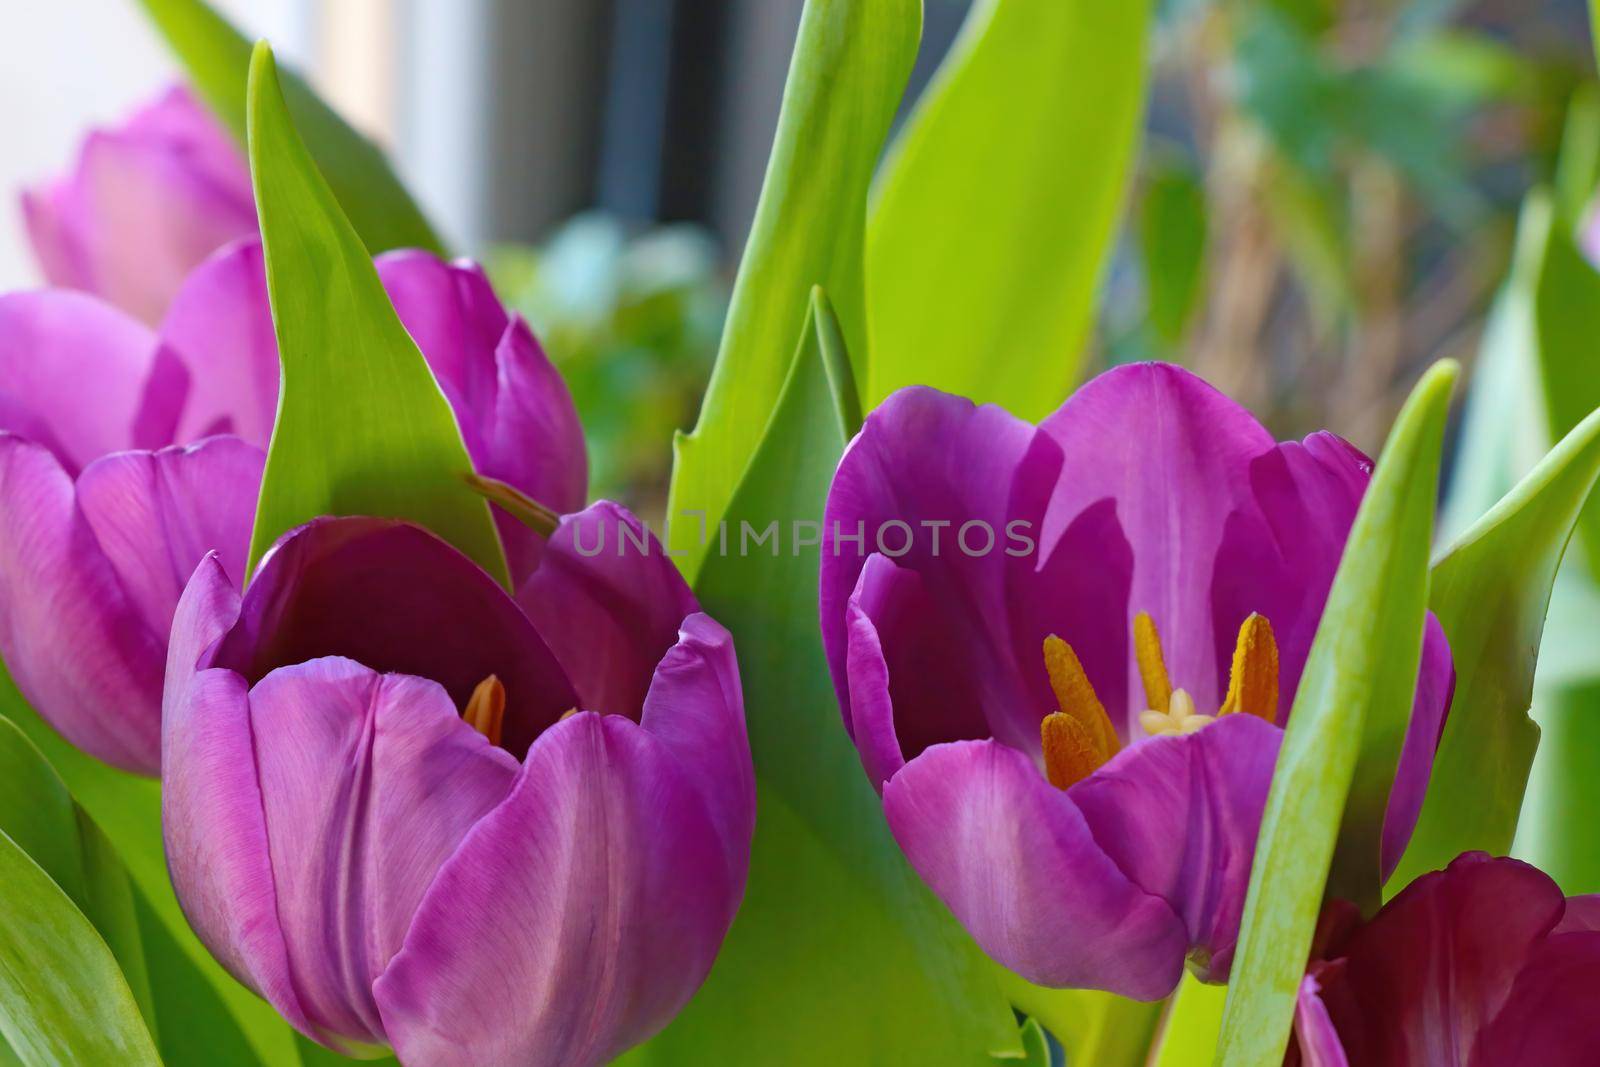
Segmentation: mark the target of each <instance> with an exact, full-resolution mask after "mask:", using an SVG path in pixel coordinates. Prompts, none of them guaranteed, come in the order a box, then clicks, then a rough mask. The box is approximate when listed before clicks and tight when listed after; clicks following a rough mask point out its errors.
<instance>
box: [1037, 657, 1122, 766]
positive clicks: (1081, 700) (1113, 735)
mask: <svg viewBox="0 0 1600 1067" xmlns="http://www.w3.org/2000/svg"><path fill="white" fill-rule="evenodd" d="M1044 669H1045V673H1046V674H1048V675H1049V676H1050V690H1051V692H1053V693H1054V694H1055V696H1056V707H1057V709H1058V710H1059V711H1061V712H1062V713H1063V714H1065V715H1070V716H1072V718H1074V719H1076V720H1077V722H1078V725H1079V726H1081V727H1083V732H1084V736H1085V737H1087V738H1088V739H1089V741H1090V742H1091V743H1092V744H1093V745H1094V750H1095V752H1096V753H1097V754H1098V756H1099V757H1100V763H1104V762H1105V761H1106V760H1108V759H1110V758H1111V757H1112V756H1113V755H1115V754H1116V753H1117V751H1119V750H1120V749H1121V748H1122V744H1121V742H1119V741H1118V740H1117V731H1116V728H1115V727H1114V726H1112V725H1111V717H1110V716H1109V715H1107V714H1106V707H1105V705H1104V704H1102V703H1100V698H1099V696H1097V695H1096V694H1095V691H1094V686H1093V685H1091V684H1090V683H1089V676H1088V675H1087V674H1085V673H1084V670H1083V664H1082V663H1080V662H1079V661H1078V654H1077V653H1076V652H1074V651H1072V646H1071V645H1069V644H1067V643H1066V642H1065V641H1063V640H1061V638H1059V637H1057V636H1056V635H1055V634H1051V635H1050V636H1049V637H1046V638H1045V639H1044ZM1096 766H1099V764H1096Z"/></svg>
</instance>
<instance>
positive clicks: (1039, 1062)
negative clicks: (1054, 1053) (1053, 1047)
mask: <svg viewBox="0 0 1600 1067" xmlns="http://www.w3.org/2000/svg"><path fill="white" fill-rule="evenodd" d="M996 1058H997V1059H1003V1060H1004V1061H1006V1062H1010V1063H1017V1060H1018V1058H1017V1057H1015V1056H1006V1057H996ZM1018 1067H1050V1042H1049V1041H1048V1040H1046V1038H1045V1036H1044V1030H1043V1029H1042V1028H1041V1027H1040V1026H1039V1021H1038V1020H1037V1019H1029V1020H1028V1021H1027V1022H1025V1023H1023V1024H1022V1056H1021V1063H1020V1064H1018Z"/></svg>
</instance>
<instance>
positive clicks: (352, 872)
mask: <svg viewBox="0 0 1600 1067" xmlns="http://www.w3.org/2000/svg"><path fill="white" fill-rule="evenodd" d="M249 699H250V725H251V729H252V732H253V736H254V742H255V762H256V766H257V768H258V771H259V776H260V788H261V800H262V806H263V811H264V812H265V818H266V830H267V847H268V852H269V854H270V855H271V857H272V871H273V875H274V877H275V880H276V884H277V892H278V905H279V915H280V916H281V919H282V926H283V935H284V939H285V941H286V943H287V946H288V954H289V965H290V969H291V972H292V973H293V975H294V982H295V988H296V989H297V990H298V991H299V994H300V999H301V1003H302V1004H303V1005H304V1007H305V1010H306V1014H307V1015H308V1016H309V1017H310V1019H311V1020H312V1022H313V1023H314V1024H315V1025H316V1026H318V1027H319V1028H320V1029H321V1030H324V1031H326V1032H327V1033H329V1034H332V1035H338V1036H342V1037H345V1038H350V1039H354V1040H356V1041H362V1042H373V1043H377V1042H381V1041H383V1040H384V1031H383V1025H382V1021H381V1020H380V1018H379V1015H378V1009H377V1006H376V1005H375V1004H374V1003H373V1000H372V992H371V990H372V982H373V981H374V980H375V979H376V978H377V977H378V975H380V974H382V973H383V970H384V968H385V967H386V966H388V963H389V960H390V959H391V958H392V957H393V955H394V954H395V953H396V952H398V951H399V949H400V946H401V943H402V942H403V941H404V939H405V935H406V930H407V929H408V928H409V927H410V923H411V917H412V914H413V912H414V911H415V910H416V907H417V905H418V903H419V902H420V901H421V900H422V898H423V894H424V893H425V892H426V890H427V888H428V886H429V885H430V884H431V883H432V881H433V878H434V875H435V874H436V873H437V872H438V871H439V869H440V866H441V865H442V864H443V863H444V862H445V860H446V859H447V858H448V857H449V856H450V855H451V854H452V853H453V852H454V851H455V849H456V847H457V845H458V844H459V843H460V842H461V840H462V838H463V837H464V836H465V835H466V834H467V833H468V831H469V830H470V829H471V828H472V827H473V825H474V824H475V823H476V822H477V821H478V820H479V819H481V818H482V817H483V816H485V815H486V814H487V813H488V812H489V811H490V810H492V809H493V808H495V807H496V806H497V805H498V804H499V803H500V802H501V801H502V800H504V799H505V797H506V795H507V794H508V793H509V792H510V790H511V786H512V782H513V780H514V779H515V778H516V775H517V770H518V767H517V762H516V760H514V759H512V758H511V756H510V755H509V754H508V753H507V752H505V751H504V750H503V749H500V748H496V747H495V746H493V745H491V744H490V743H489V741H488V739H486V738H485V737H483V735H481V734H479V733H478V732H477V731H476V730H474V729H473V728H472V727H471V726H469V725H467V723H466V722H464V721H463V720H462V719H461V716H460V714H459V713H458V711H457V709H456V706H455V705H454V704H453V703H452V702H451V700H450V697H449V696H448V695H447V694H446V693H445V691H444V690H443V689H442V688H441V687H440V686H438V685H437V684H435V683H433V682H430V681H427V680H425V679H421V678H412V677H408V676H405V675H380V674H378V673H377V672H375V671H372V670H369V669H368V668H366V667H363V666H361V665H360V664H358V663H354V662H352V661H350V660H347V659H341V658H337V657H329V658H326V659H318V660H313V661H311V662H309V663H302V664H299V665H297V666H293V667H284V668H281V669H279V670H275V671H273V672H272V673H271V674H269V675H267V676H266V677H265V678H263V679H262V680H261V681H260V682H258V683H257V684H256V685H255V686H254V688H252V689H251V690H250V698H249Z"/></svg>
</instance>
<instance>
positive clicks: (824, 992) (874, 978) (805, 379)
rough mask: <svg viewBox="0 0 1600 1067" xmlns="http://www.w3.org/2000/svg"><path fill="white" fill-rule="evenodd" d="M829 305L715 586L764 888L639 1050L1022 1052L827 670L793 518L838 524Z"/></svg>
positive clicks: (753, 479) (793, 380) (934, 1055)
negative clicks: (933, 889)
mask: <svg viewBox="0 0 1600 1067" xmlns="http://www.w3.org/2000/svg"><path fill="white" fill-rule="evenodd" d="M830 315H831V312H830V311H829V310H828V308H827V306H826V303H825V302H824V301H822V300H820V299H818V300H817V301H815V303H814V305H813V309H812V313H811V317H810V321H809V322H808V323H807V325H806V329H805V332H804V335H803V338H802V341H801V345H800V348H799V351H798V352H797V353H796V354H795V355H794V357H793V359H792V361H791V366H790V371H789V374H788V377H787V379H786V382H785V384H784V387H783V390H782V393H781V399H780V400H779V403H778V407H777V409H776V410H775V411H774V412H773V415H772V419H771V421H770V423H769V425H768V426H767V427H766V432H765V433H764V434H763V436H762V438H761V444H760V446H759V448H758V449H757V451H756V453H755V458H754V460H753V462H752V463H751V466H750V470H749V473H748V474H747V475H746V477H745V479H744V482H743V483H742V484H741V485H740V487H739V490H738V492H737V493H736V494H735V496H734V498H733V501H732V505H731V506H730V508H729V509H728V522H729V528H728V531H729V532H728V539H729V548H728V551H727V553H726V554H723V553H721V552H718V553H716V554H712V555H709V556H708V557H707V558H706V562H705V566H704V568H703V569H702V571H701V575H700V581H699V582H698V584H697V588H696V592H697V593H698V595H699V598H700V602H701V604H702V605H703V606H704V607H705V610H706V611H708V612H709V613H710V614H711V615H712V616H713V617H714V618H716V619H717V620H718V621H720V622H721V623H722V624H723V625H725V626H727V627H728V628H729V629H730V630H731V631H732V633H733V635H734V641H735V643H736V645H737V646H738V650H739V670H740V673H741V675H742V677H743V682H744V694H745V715H746V719H747V722H748V725H749V730H750V745H751V749H752V751H753V753H754V756H755V763H756V778H757V810H758V811H759V812H760V817H759V818H758V819H757V821H756V836H755V845H754V849H753V854H752V856H751V867H750V881H749V885H748V888H747V889H746V892H745V897H744V903H743V904H742V906H741V907H740V910H739V916H738V918H737V920H735V922H734V925H733V930H732V931H731V932H730V933H729V935H728V940H727V942H726V943H725V944H724V945H723V947H722V952H721V954H720V955H719V956H718V957H717V962H716V965H715V967H713V969H712V971H711V976H710V978H709V979H707V981H706V984H705V986H704V988H702V989H701V990H700V992H699V994H697V995H696V997H695V998H694V1000H693V1001H691V1002H690V1004H689V1006H688V1007H687V1008H686V1009H685V1010H684V1012H683V1014H682V1015H680V1016H679V1017H678V1018H677V1020H676V1021H675V1022H673V1023H672V1024H671V1025H670V1026H668V1028H667V1029H666V1031H665V1032H664V1033H662V1034H661V1036H660V1037H658V1038H656V1039H655V1040H654V1041H652V1042H651V1043H650V1044H648V1045H646V1046H645V1047H644V1048H643V1049H640V1050H638V1051H636V1052H635V1053H633V1054H632V1055H631V1056H629V1057H627V1058H625V1060H624V1062H626V1063H629V1064H695V1065H698V1064H706V1063H746V1062H752V1061H759V1062H760V1063H762V1064H764V1065H775V1067H781V1065H786V1064H793V1065H796V1067H800V1065H805V1067H809V1065H812V1064H819V1063H916V1064H922V1065H927V1067H935V1065H942V1064H972V1065H977V1064H987V1063H988V1058H989V1056H990V1055H991V1054H992V1053H1002V1054H1004V1053H1010V1054H1013V1055H1014V1054H1016V1052H1017V1046H1018V1036H1017V1028H1016V1024H1015V1022H1014V1021H1013V1017H1012V1014H1011V1011H1010V1009H1009V1008H1008V1007H1007V1005H1006V1002H1005V999H1004V997H1002V996H1001V995H1000V991H999V989H998V987H997V986H996V984H995V983H994V981H993V978H992V977H991V972H990V970H989V965H988V963H987V962H986V961H985V960H984V959H983V957H982V956H981V955H980V954H979V952H978V950H977V948H976V947H975V946H974V945H973V944H972V942H971V941H970V940H969V939H968V938H967V937H966V935H965V934H964V933H963V932H962V931H961V929H960V927H959V926H958V925H957V924H956V923H955V921H954V920H953V919H952V918H951V917H950V914H949V913H948V912H947V911H945V910H944V908H943V907H941V906H940V905H939V903H938V902H937V901H936V900H935V899H934V898H933V896H932V894H930V893H929V892H928V890H927V889H926V888H925V887H924V886H923V885H922V883H921V882H920V880H919V879H918V878H917V876H916V874H915V873H913V872H912V871H911V870H910V869H909V867H908V866H907V865H906V862H905V860H904V859H903V858H902V856H901V854H900V850H899V848H898V847H897V846H896V845H895V843H894V840H893V838H892V837H891V836H890V834H889V830H888V826H887V824H886V823H885V821H884V818H883V811H882V808H881V805H880V803H879V801H878V797H877V794H876V793H874V792H873V790H872V787H871V786H870V785H869V784H868V783H867V778H866V775H864V774H862V773H861V765H860V761H859V759H858V757H857V755H856V752H855V749H854V747H853V746H852V745H851V744H850V739H849V737H848V736H847V735H846V733H845V731H844V727H843V725H842V724H841V722H840V719H839V708H838V702H837V700H836V698H835V696H834V692H833V686H832V685H831V684H830V683H829V680H828V669H827V663H826V660H825V658H824V656H823V652H822V643H821V638H820V636H819V634H818V630H817V572H818V567H819V564H820V552H819V549H818V548H817V547H816V546H815V545H813V546H811V547H809V548H806V549H799V548H797V547H796V546H795V542H796V541H797V540H798V539H797V538H795V537H794V536H793V534H794V527H793V525H792V524H793V523H795V522H796V521H800V522H811V523H814V524H816V525H815V526H813V527H812V528H811V532H813V533H814V532H817V531H820V529H821V525H820V524H821V520H822V508H823V500H824V498H825V496H826V494H827V489H828V483H829V481H830V479H831V477H832V475H833V470H834V467H835V465H836V464H837V462H838V459H839V456H840V454H841V452H842V451H843V449H844V444H845V430H846V425H845V421H844V418H843V417H842V416H841V414H840V410H841V405H840V404H838V402H837V401H836V399H835V397H834V395H833V390H832V389H831V388H830V385H829V377H828V374H827V370H826V364H827V362H829V357H828V356H827V355H825V351H824V350H825V348H826V346H828V345H829V344H831V343H832V342H831V341H830V340H829V338H837V337H838V336H839V335H838V333H837V332H836V331H835V330H834V329H832V328H831V326H830V324H829V323H828V319H829V317H830ZM741 522H748V523H749V524H750V526H751V527H752V528H753V529H754V530H757V531H759V530H761V529H764V528H765V527H766V526H767V524H768V523H771V522H776V523H777V526H778V530H779V531H780V532H779V537H780V538H781V541H780V543H779V544H778V545H777V546H776V551H775V552H774V553H773V554H769V553H768V550H767V549H766V548H764V547H751V548H748V549H746V550H744V551H741V550H740V547H739V539H740V524H741ZM805 539H807V540H809V539H810V538H809V537H807V538H805ZM713 540H715V538H713ZM757 1050H759V1051H757Z"/></svg>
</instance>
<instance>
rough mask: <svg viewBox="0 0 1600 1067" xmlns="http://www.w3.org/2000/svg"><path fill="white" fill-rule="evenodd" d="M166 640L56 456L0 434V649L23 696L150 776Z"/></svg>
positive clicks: (81, 741)
mask: <svg viewBox="0 0 1600 1067" xmlns="http://www.w3.org/2000/svg"><path fill="white" fill-rule="evenodd" d="M164 637H165V630H162V631H160V632H159V633H158V632H155V631H152V630H151V629H150V628H149V627H147V626H146V625H145V624H144V623H143V622H142V621H141V619H140V617H139V614H138V611H137V609H136V607H135V605H134V604H132V603H131V602H130V601H129V599H128V597H127V596H126V595H125V594H124V592H123V589H122V586H121V584H120V583H119V582H118V581H117V577H116V574H115V573H114V572H113V570H112V567H111V564H110V563H109V562H108V561H107V559H106V557H105V554H104V553H103V552H102V551H101V550H100V545H99V544H98V543H97V542H96V540H95V536H94V533H93V532H92V531H91V530H90V528H89V524H88V523H87V522H86V521H85V520H84V518H83V515H82V514H81V513H80V512H79V510H78V506H77V502H76V499H75V494H74V489H73V484H72V480H71V479H70V478H69V477H68V475H67V472H66V471H65V470H63V469H62V467H61V464H60V463H59V462H57V460H56V457H55V456H54V455H52V454H51V453H50V452H49V451H48V450H47V449H46V448H44V447H43V446H41V445H37V444H34V443H32V442H29V441H24V440H22V439H20V438H18V437H14V436H12V435H11V434H8V433H3V432H0V655H3V656H4V659H5V664H6V667H7V668H8V669H9V670H10V672H11V676H12V678H13V679H14V680H15V681H16V683H17V688H18V689H20V690H21V691H22V695H23V696H24V697H26V698H27V700H28V702H29V703H30V704H31V705H33V707H35V708H37V709H38V710H39V713H40V714H41V715H43V716H45V718H46V719H48V720H49V722H50V724H51V725H52V726H54V727H55V728H56V729H57V730H59V731H60V732H61V734H62V736H64V737H65V738H66V739H67V740H68V741H71V742H72V743H73V744H74V745H76V746H77V747H79V748H81V749H83V750H84V751H86V752H88V753H90V754H91V755H94V756H96V757H98V758H100V759H102V760H105V761H106V762H107V763H112V764H115V765H116V766H118V767H121V768H123V769H125V770H131V771H136V772H138V773H141V774H154V773H156V770H157V769H158V768H159V766H160V753H161V719H160V708H161V675H162V668H161V665H162V647H163V646H162V641H163V640H164Z"/></svg>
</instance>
